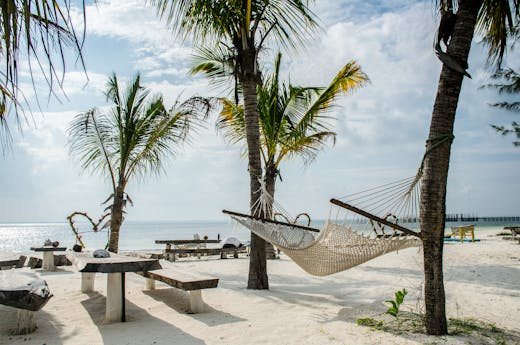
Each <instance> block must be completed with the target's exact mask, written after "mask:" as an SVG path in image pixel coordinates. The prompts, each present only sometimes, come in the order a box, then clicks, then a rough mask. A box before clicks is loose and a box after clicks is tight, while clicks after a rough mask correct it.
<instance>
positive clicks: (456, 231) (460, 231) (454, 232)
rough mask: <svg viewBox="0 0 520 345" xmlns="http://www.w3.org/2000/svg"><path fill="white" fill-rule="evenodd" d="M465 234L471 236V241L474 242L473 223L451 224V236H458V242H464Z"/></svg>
mask: <svg viewBox="0 0 520 345" xmlns="http://www.w3.org/2000/svg"><path fill="white" fill-rule="evenodd" d="M466 235H468V236H471V242H475V225H463V226H452V227H451V237H452V238H455V237H457V236H458V237H459V238H460V242H461V243H462V242H464V238H465V237H466Z"/></svg>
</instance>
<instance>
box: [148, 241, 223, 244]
mask: <svg viewBox="0 0 520 345" xmlns="http://www.w3.org/2000/svg"><path fill="white" fill-rule="evenodd" d="M220 241H221V240H155V243H156V244H190V243H193V244H199V243H220Z"/></svg>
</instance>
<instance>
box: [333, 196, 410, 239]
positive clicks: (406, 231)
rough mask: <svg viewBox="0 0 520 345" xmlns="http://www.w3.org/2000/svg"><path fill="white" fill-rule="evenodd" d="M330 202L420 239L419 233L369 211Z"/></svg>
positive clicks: (342, 203) (335, 200)
mask: <svg viewBox="0 0 520 345" xmlns="http://www.w3.org/2000/svg"><path fill="white" fill-rule="evenodd" d="M330 202H331V203H332V204H334V205H336V206H339V207H342V208H345V209H347V210H350V211H352V212H354V213H357V214H360V215H362V216H364V217H367V218H369V219H372V220H375V221H376V222H378V223H381V224H384V225H386V226H389V227H391V228H393V229H396V230H399V231H401V232H404V233H405V234H407V235H410V236H415V237H420V235H419V233H417V232H415V231H412V230H410V229H407V228H405V227H403V226H401V225H399V224H395V223H392V222H389V221H388V220H386V219H383V218H380V217H378V216H376V215H373V214H372V213H369V212H367V211H364V210H362V209H360V208H357V207H355V206H352V205H349V204H347V203H345V202H343V201H339V200H338V199H330Z"/></svg>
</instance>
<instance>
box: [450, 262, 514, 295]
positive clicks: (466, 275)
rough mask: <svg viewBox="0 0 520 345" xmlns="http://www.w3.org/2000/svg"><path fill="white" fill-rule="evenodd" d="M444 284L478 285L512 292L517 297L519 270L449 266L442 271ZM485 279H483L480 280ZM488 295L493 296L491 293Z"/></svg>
mask: <svg viewBox="0 0 520 345" xmlns="http://www.w3.org/2000/svg"><path fill="white" fill-rule="evenodd" d="M444 277H445V281H446V282H452V281H455V282H461V283H469V284H478V285H479V286H485V287H491V288H500V289H506V290H512V292H513V294H512V295H511V296H519V295H518V288H519V285H518V277H520V268H517V267H511V266H500V265H478V266H469V267H468V266H451V267H448V268H446V269H445V270H444ZM482 277H485V279H482ZM489 293H491V294H493V292H492V291H490V292H489Z"/></svg>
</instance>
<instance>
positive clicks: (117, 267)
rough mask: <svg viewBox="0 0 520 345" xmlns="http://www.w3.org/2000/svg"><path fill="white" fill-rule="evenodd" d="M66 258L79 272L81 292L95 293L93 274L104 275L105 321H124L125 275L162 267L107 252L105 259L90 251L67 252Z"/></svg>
mask: <svg viewBox="0 0 520 345" xmlns="http://www.w3.org/2000/svg"><path fill="white" fill-rule="evenodd" d="M66 256H67V259H69V260H70V262H72V264H73V265H74V266H76V268H77V269H78V271H79V272H81V292H92V291H94V279H95V275H96V272H99V273H107V274H108V276H107V300H106V313H105V320H106V321H107V322H118V321H121V322H125V321H126V315H125V273H126V272H143V271H151V270H157V269H160V268H162V267H161V265H160V264H159V260H158V259H142V258H136V257H131V256H125V255H118V254H115V253H110V257H108V258H95V257H94V256H93V252H90V251H86V252H79V253H78V252H73V251H67V253H66Z"/></svg>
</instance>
